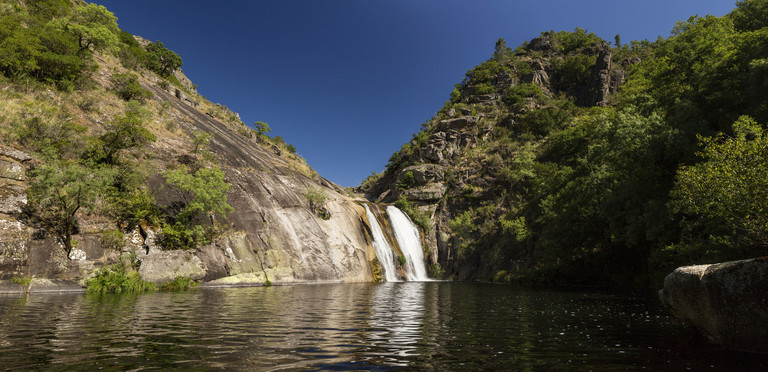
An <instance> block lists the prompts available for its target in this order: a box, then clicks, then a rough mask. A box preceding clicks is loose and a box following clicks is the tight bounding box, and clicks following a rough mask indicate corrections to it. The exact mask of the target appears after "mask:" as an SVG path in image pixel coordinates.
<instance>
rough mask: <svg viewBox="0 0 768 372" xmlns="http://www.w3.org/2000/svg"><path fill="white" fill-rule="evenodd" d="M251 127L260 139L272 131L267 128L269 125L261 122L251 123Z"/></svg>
mask: <svg viewBox="0 0 768 372" xmlns="http://www.w3.org/2000/svg"><path fill="white" fill-rule="evenodd" d="M253 127H254V128H255V129H256V133H257V134H258V135H259V136H261V137H265V136H267V135H269V132H271V131H272V129H271V128H270V127H269V124H267V123H265V122H263V121H257V122H255V123H253Z"/></svg>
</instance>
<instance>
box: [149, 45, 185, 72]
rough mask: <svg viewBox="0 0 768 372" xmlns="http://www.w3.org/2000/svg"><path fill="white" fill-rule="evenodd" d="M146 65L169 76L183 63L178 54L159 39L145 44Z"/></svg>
mask: <svg viewBox="0 0 768 372" xmlns="http://www.w3.org/2000/svg"><path fill="white" fill-rule="evenodd" d="M146 51H147V53H146V66H147V68H148V69H150V70H152V71H154V72H156V73H158V74H160V75H162V76H169V75H171V74H172V73H173V71H174V70H176V69H178V68H179V67H181V65H182V64H183V63H182V61H181V57H179V55H178V54H176V53H175V52H173V51H172V50H170V49H168V48H166V47H165V45H163V43H162V42H161V41H157V42H154V43H149V44H147V47H146Z"/></svg>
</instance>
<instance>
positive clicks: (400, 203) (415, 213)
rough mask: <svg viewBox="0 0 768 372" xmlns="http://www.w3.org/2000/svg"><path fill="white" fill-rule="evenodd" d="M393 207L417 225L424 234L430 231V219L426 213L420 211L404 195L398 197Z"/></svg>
mask: <svg viewBox="0 0 768 372" xmlns="http://www.w3.org/2000/svg"><path fill="white" fill-rule="evenodd" d="M395 207H397V208H398V209H400V210H401V211H403V213H405V214H407V215H408V217H410V218H411V220H412V221H413V222H414V223H415V224H417V225H419V226H420V227H421V228H422V229H423V230H424V232H425V233H429V232H430V231H431V230H432V218H431V217H430V216H429V213H428V212H425V211H422V210H420V209H419V208H418V207H417V206H416V205H415V204H413V203H412V202H411V201H410V200H408V198H407V197H405V195H400V197H399V198H397V201H395Z"/></svg>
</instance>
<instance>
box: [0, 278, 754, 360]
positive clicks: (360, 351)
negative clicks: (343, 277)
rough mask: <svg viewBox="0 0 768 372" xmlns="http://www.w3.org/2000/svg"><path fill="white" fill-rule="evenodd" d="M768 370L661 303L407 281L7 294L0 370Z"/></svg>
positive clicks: (0, 308)
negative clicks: (706, 338)
mask: <svg viewBox="0 0 768 372" xmlns="http://www.w3.org/2000/svg"><path fill="white" fill-rule="evenodd" d="M158 368H161V369H166V368H174V369H200V370H212V369H213V370H216V369H222V370H390V369H395V370H396V369H416V370H480V369H482V370H552V369H558V370H562V369H566V370H596V371H598V370H599V371H603V370H650V371H658V370H679V371H683V370H694V371H702V370H711V371H714V370H766V369H768V357H765V356H759V355H751V354H743V353H735V352H728V351H725V350H722V349H720V348H719V347H717V346H713V345H709V344H707V343H706V342H705V341H704V340H703V339H702V338H701V337H700V336H699V335H698V334H697V333H696V332H695V331H694V330H692V329H690V328H689V327H687V326H685V325H684V324H682V323H681V322H679V321H677V320H676V319H674V318H672V317H670V316H668V315H667V314H665V313H664V311H663V310H662V309H660V308H659V306H657V304H656V302H655V301H654V300H653V299H645V298H639V297H633V296H626V295H615V294H606V293H599V292H584V291H570V290H557V289H521V288H516V287H511V286H506V285H491V284H468V283H442V282H404V283H382V284H323V285H297V286H274V287H253V288H200V289H196V290H191V291H188V292H182V293H151V294H142V295H109V296H90V295H85V294H55V295H42V294H31V295H28V296H0V369H13V370H32V369H34V370H86V369H87V370H95V369H108V370H142V369H158Z"/></svg>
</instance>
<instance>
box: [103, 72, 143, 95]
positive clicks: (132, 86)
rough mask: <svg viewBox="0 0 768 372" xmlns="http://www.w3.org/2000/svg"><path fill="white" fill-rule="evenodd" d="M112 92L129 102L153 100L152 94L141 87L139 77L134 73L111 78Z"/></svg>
mask: <svg viewBox="0 0 768 372" xmlns="http://www.w3.org/2000/svg"><path fill="white" fill-rule="evenodd" d="M111 83H112V90H114V91H115V93H117V96H118V97H120V98H122V99H124V100H126V101H129V100H132V99H135V100H137V101H144V100H147V99H149V98H152V93H151V92H150V91H148V90H146V89H144V88H142V87H141V85H140V84H139V77H138V76H136V75H135V74H132V73H125V74H114V75H112V78H111Z"/></svg>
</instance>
